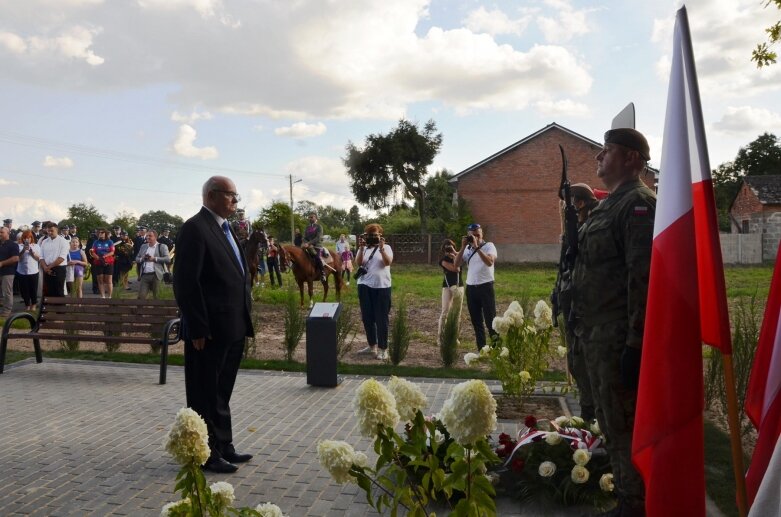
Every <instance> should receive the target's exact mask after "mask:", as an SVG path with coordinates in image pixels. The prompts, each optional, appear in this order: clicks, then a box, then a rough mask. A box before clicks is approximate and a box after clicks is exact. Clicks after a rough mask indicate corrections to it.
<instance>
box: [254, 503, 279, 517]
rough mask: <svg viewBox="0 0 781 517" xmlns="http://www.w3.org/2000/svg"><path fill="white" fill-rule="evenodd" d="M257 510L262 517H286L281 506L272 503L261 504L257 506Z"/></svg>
mask: <svg viewBox="0 0 781 517" xmlns="http://www.w3.org/2000/svg"><path fill="white" fill-rule="evenodd" d="M255 511H256V512H258V513H259V514H260V517H286V516H285V514H283V513H282V509H281V508H280V507H279V506H277V505H275V504H271V503H263V504H259V505H257V506H256V507H255Z"/></svg>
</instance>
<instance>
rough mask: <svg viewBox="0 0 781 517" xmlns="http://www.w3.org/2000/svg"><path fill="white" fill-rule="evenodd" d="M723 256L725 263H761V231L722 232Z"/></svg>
mask: <svg viewBox="0 0 781 517" xmlns="http://www.w3.org/2000/svg"><path fill="white" fill-rule="evenodd" d="M719 238H720V240H721V257H722V260H723V261H724V263H725V264H761V263H762V260H763V257H762V234H761V233H722V234H719Z"/></svg>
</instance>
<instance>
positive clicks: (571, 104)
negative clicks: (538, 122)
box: [534, 99, 591, 117]
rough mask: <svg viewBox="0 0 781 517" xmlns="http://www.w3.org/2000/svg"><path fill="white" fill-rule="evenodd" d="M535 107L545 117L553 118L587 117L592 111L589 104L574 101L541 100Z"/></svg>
mask: <svg viewBox="0 0 781 517" xmlns="http://www.w3.org/2000/svg"><path fill="white" fill-rule="evenodd" d="M534 107H535V108H536V109H537V111H539V112H540V113H542V114H543V115H549V116H553V117H559V116H572V117H585V116H587V115H589V114H590V113H591V110H590V109H589V107H588V105H587V104H584V103H582V102H575V101H573V100H572V99H562V100H559V101H553V100H541V101H539V102H536V103H535V104H534Z"/></svg>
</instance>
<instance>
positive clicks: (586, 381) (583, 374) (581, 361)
mask: <svg viewBox="0 0 781 517" xmlns="http://www.w3.org/2000/svg"><path fill="white" fill-rule="evenodd" d="M562 331H563V334H564V335H565V339H566V341H567V369H569V373H570V375H572V378H573V379H575V385H576V386H577V387H578V402H579V403H580V416H581V417H582V418H583V419H584V420H589V421H590V420H593V419H594V417H595V413H594V395H593V393H592V392H591V379H590V378H589V374H588V368H587V367H586V354H585V352H584V351H583V344H582V343H580V341H578V338H577V337H576V336H575V335H574V334H572V333H571V332H568V331H566V330H564V329H563V328H562Z"/></svg>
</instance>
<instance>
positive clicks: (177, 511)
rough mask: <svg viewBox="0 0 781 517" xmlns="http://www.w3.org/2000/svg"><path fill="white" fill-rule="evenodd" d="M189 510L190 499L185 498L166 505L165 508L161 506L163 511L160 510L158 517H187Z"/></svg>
mask: <svg viewBox="0 0 781 517" xmlns="http://www.w3.org/2000/svg"><path fill="white" fill-rule="evenodd" d="M190 510H191V508H190V498H189V497H185V498H184V499H182V500H181V501H175V502H173V503H167V504H166V505H165V506H163V509H162V510H160V517H172V516H174V515H187V513H188V512H189V511H190Z"/></svg>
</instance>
